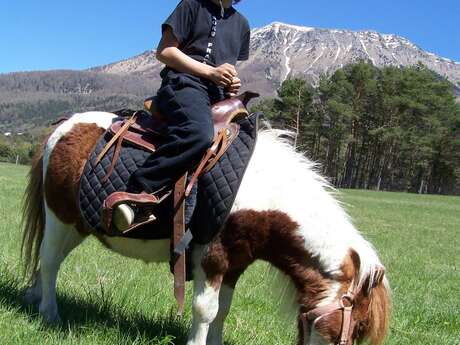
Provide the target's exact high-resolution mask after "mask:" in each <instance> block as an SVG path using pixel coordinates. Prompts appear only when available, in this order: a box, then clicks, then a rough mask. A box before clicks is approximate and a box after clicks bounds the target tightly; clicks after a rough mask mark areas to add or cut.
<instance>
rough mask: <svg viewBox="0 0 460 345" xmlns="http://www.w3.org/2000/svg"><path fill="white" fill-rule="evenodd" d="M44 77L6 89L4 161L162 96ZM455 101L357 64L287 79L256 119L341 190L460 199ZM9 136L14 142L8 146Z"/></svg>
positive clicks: (398, 74) (112, 81)
mask: <svg viewBox="0 0 460 345" xmlns="http://www.w3.org/2000/svg"><path fill="white" fill-rule="evenodd" d="M36 73H39V72H34V73H29V74H24V75H19V76H16V75H13V76H9V77H8V76H6V77H4V78H3V79H2V83H0V84H1V85H0V91H1V92H0V93H1V95H2V96H1V97H0V101H1V102H0V120H1V121H0V132H1V133H0V161H8V162H13V163H14V162H16V161H18V162H19V163H22V164H27V163H28V162H30V160H31V157H32V155H33V152H34V150H35V147H36V145H37V143H38V142H39V141H40V140H41V138H43V135H44V134H45V133H46V131H49V128H50V127H49V125H50V124H51V123H52V122H53V121H54V120H55V119H57V118H58V117H61V116H63V115H68V114H71V113H73V112H76V111H86V110H96V109H106V110H116V109H121V108H125V107H134V108H139V107H140V106H141V104H142V100H143V99H144V98H145V97H147V96H148V95H150V94H151V93H152V90H154V89H155V88H156V84H155V82H154V81H149V82H148V83H147V84H146V82H145V80H144V79H140V78H139V77H136V76H133V77H129V78H128V77H123V78H121V77H118V76H104V77H103V78H101V77H98V76H96V75H95V74H94V73H90V72H79V73H78V74H68V73H67V72H59V73H55V74H53V75H52V77H49V76H48V77H45V76H44V77H43V78H42V77H40V75H38V76H37V75H35V74H36ZM75 78H77V79H75ZM29 79H30V80H32V81H33V82H30V80H29ZM16 90H18V92H19V91H20V92H19V93H20V94H21V96H20V97H19V96H18V92H16ZM454 91H455V90H454V86H453V85H452V84H451V83H449V82H448V81H447V80H446V79H444V78H443V77H441V76H439V75H438V74H436V73H435V72H433V71H431V70H429V69H427V68H426V67H425V66H423V65H416V66H413V67H404V68H403V67H384V68H377V67H375V66H373V65H372V64H369V63H366V62H359V63H356V64H353V65H349V66H345V67H344V68H342V69H339V70H337V71H336V72H335V73H333V74H332V75H328V76H323V77H321V78H320V80H319V82H318V83H317V85H315V86H312V85H311V84H310V83H308V82H307V81H306V80H303V79H296V78H293V79H288V80H286V81H285V82H284V83H282V85H281V86H280V87H279V89H278V91H277V96H276V97H272V98H264V99H263V100H262V101H260V102H259V103H257V104H256V105H255V106H253V107H252V109H251V110H252V111H263V112H264V114H265V117H266V118H267V119H268V120H269V121H270V122H271V124H272V126H274V127H278V128H285V129H289V130H291V131H292V133H293V137H292V143H293V144H294V145H295V146H296V147H297V148H298V149H299V150H300V151H302V152H304V153H305V155H306V156H307V157H308V158H310V159H311V160H313V161H315V162H318V163H319V169H320V172H321V173H322V174H324V175H325V176H327V178H328V179H329V181H330V182H331V183H332V184H333V185H334V186H336V187H339V188H361V189H374V190H387V191H406V192H415V193H432V194H460V104H459V102H458V99H457V98H456V95H455V93H454ZM15 95H16V96H15ZM24 95H26V96H27V97H24ZM12 129H14V130H12ZM7 131H10V132H14V133H11V135H10V136H5V135H4V134H5V132H7Z"/></svg>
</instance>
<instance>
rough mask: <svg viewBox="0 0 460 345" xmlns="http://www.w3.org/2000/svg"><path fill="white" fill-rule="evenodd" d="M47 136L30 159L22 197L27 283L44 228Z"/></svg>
mask: <svg viewBox="0 0 460 345" xmlns="http://www.w3.org/2000/svg"><path fill="white" fill-rule="evenodd" d="M47 141H48V137H47V138H46V139H45V140H44V141H43V143H42V144H41V145H40V146H39V147H38V149H37V151H36V152H35V155H34V158H33V159H32V166H31V168H30V171H29V182H28V184H27V187H26V190H25V192H24V196H23V199H22V222H21V226H22V228H23V233H22V243H21V256H22V263H23V266H24V272H23V273H24V276H28V280H29V283H30V282H31V280H32V279H33V274H34V273H35V271H36V270H37V266H38V256H39V251H40V244H41V243H42V240H43V235H44V230H45V215H44V213H45V210H44V202H43V151H44V147H45V144H46V142H47Z"/></svg>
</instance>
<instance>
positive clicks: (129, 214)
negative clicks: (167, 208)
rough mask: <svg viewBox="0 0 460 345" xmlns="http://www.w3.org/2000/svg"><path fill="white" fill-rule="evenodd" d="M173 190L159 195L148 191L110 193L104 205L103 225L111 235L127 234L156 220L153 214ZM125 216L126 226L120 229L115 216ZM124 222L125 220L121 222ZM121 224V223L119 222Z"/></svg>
mask: <svg viewBox="0 0 460 345" xmlns="http://www.w3.org/2000/svg"><path fill="white" fill-rule="evenodd" d="M170 194H171V192H166V193H164V194H162V195H161V197H158V196H156V195H154V194H148V193H140V194H134V193H127V192H115V193H112V194H110V195H109V196H108V197H107V198H106V199H105V200H104V204H103V206H102V226H103V228H104V230H105V231H106V232H107V234H109V235H120V234H127V233H128V232H130V231H132V230H134V229H136V228H138V227H140V226H142V225H146V224H149V223H152V222H154V221H155V220H156V217H155V215H154V214H153V211H154V209H155V208H156V206H157V205H158V204H160V203H161V202H162V201H163V200H165V199H166V198H167V197H168V196H169V195H170ZM115 217H121V218H125V222H126V228H122V229H118V228H117V227H116V226H115V222H114V218H115ZM120 223H123V220H122V221H121V222H120ZM119 225H120V224H119Z"/></svg>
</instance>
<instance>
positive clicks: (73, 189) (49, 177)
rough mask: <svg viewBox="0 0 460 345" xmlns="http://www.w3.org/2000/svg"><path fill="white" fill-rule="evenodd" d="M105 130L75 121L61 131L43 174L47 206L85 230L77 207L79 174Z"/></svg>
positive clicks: (61, 218)
mask: <svg viewBox="0 0 460 345" xmlns="http://www.w3.org/2000/svg"><path fill="white" fill-rule="evenodd" d="M104 132H105V130H104V129H103V128H100V127H99V126H97V125H96V124H93V123H92V124H86V123H79V124H75V125H74V126H73V127H72V130H71V131H70V132H68V133H67V134H65V135H64V136H63V137H62V138H61V139H60V140H59V141H58V142H57V144H56V146H55V147H54V148H53V151H52V152H51V155H50V159H49V164H48V168H47V171H46V178H45V198H46V203H47V205H48V207H49V208H50V209H51V210H52V211H53V212H54V214H55V215H56V217H58V218H59V220H61V221H62V222H63V223H66V224H74V225H75V226H76V228H77V230H78V231H79V232H81V233H83V234H87V230H85V227H84V224H83V220H82V219H81V216H80V210H79V207H78V188H79V180H80V176H81V174H82V172H83V169H84V167H85V164H86V161H87V159H88V157H89V155H90V154H91V152H92V150H93V149H94V147H95V146H96V143H97V141H98V140H99V137H100V136H101V135H102V134H103V133H104Z"/></svg>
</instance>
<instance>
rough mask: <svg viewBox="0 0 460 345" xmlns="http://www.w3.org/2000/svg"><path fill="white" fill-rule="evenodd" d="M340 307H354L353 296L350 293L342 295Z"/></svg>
mask: <svg viewBox="0 0 460 345" xmlns="http://www.w3.org/2000/svg"><path fill="white" fill-rule="evenodd" d="M339 303H340V307H341V308H342V309H345V308H350V307H353V305H354V303H353V298H352V297H351V296H350V295H342V297H340V302H339Z"/></svg>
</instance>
